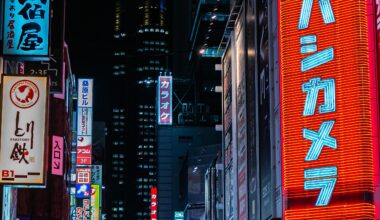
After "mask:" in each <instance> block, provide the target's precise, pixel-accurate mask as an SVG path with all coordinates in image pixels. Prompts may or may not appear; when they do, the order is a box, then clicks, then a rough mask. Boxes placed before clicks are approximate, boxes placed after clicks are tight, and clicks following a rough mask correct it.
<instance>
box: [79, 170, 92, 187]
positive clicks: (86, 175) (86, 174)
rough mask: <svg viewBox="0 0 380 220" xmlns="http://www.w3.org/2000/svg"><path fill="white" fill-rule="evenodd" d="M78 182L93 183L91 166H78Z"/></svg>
mask: <svg viewBox="0 0 380 220" xmlns="http://www.w3.org/2000/svg"><path fill="white" fill-rule="evenodd" d="M76 184H91V168H76Z"/></svg>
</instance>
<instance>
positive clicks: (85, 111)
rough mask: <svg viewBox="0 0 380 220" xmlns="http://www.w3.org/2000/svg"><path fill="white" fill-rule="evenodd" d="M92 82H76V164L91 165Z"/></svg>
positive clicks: (85, 80) (87, 80)
mask: <svg viewBox="0 0 380 220" xmlns="http://www.w3.org/2000/svg"><path fill="white" fill-rule="evenodd" d="M92 103H93V80H92V79H79V80H78V105H77V106H78V120H77V164H78V165H91V154H92Z"/></svg>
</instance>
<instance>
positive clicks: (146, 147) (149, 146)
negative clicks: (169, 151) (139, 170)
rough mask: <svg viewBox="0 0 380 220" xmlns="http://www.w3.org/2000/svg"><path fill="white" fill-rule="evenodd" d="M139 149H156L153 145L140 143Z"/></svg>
mask: <svg viewBox="0 0 380 220" xmlns="http://www.w3.org/2000/svg"><path fill="white" fill-rule="evenodd" d="M137 148H138V149H154V146H153V145H139V146H138V147H137Z"/></svg>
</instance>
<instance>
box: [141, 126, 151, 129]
mask: <svg viewBox="0 0 380 220" xmlns="http://www.w3.org/2000/svg"><path fill="white" fill-rule="evenodd" d="M139 128H146V129H148V128H154V125H139Z"/></svg>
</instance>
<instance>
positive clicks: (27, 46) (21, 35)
mask: <svg viewBox="0 0 380 220" xmlns="http://www.w3.org/2000/svg"><path fill="white" fill-rule="evenodd" d="M49 22H50V1H47V0H23V1H11V0H9V1H5V4H4V24H5V25H4V26H3V27H4V30H3V36H4V40H3V54H4V55H16V56H17V55H22V56H47V55H48V53H49Z"/></svg>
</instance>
